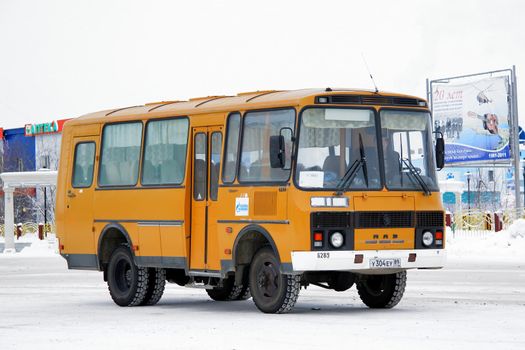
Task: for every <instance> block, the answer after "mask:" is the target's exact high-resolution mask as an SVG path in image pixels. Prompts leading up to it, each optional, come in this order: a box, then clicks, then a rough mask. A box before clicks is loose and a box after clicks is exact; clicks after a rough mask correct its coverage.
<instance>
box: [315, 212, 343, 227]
mask: <svg viewBox="0 0 525 350" xmlns="http://www.w3.org/2000/svg"><path fill="white" fill-rule="evenodd" d="M351 225H352V213H350V212H335V213H326V212H319V213H312V226H313V227H314V228H325V227H326V228H330V227H351Z"/></svg>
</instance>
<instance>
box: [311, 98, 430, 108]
mask: <svg viewBox="0 0 525 350" xmlns="http://www.w3.org/2000/svg"><path fill="white" fill-rule="evenodd" d="M322 97H323V98H328V103H333V104H368V105H390V106H421V105H423V106H426V102H425V101H423V100H418V99H416V98H407V97H391V96H374V95H365V96H359V95H332V96H322ZM318 99H319V97H317V98H316V101H318ZM420 103H421V105H420ZM423 103H424V104H423Z"/></svg>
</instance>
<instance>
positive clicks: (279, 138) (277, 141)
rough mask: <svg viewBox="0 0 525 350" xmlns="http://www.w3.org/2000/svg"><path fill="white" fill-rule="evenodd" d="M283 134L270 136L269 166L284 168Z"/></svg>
mask: <svg viewBox="0 0 525 350" xmlns="http://www.w3.org/2000/svg"><path fill="white" fill-rule="evenodd" d="M284 162H285V159H284V136H283V135H274V136H270V166H271V167H272V168H281V169H282V168H284Z"/></svg>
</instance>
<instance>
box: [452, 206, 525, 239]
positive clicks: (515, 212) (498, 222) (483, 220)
mask: <svg viewBox="0 0 525 350" xmlns="http://www.w3.org/2000/svg"><path fill="white" fill-rule="evenodd" d="M447 216H449V218H447V221H449V220H450V225H449V226H450V227H451V229H452V233H453V234H456V232H461V235H468V236H486V235H487V234H488V233H489V232H498V231H501V230H503V229H506V228H508V227H509V226H510V224H512V223H513V222H514V221H515V220H517V219H520V218H525V210H524V208H517V209H505V210H501V211H497V212H495V213H492V212H486V211H481V210H476V209H472V210H463V211H458V212H455V213H447ZM447 224H448V222H447Z"/></svg>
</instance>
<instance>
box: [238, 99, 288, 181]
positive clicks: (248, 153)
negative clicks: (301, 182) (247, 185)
mask: <svg viewBox="0 0 525 350" xmlns="http://www.w3.org/2000/svg"><path fill="white" fill-rule="evenodd" d="M294 124H295V111H294V110H293V109H282V110H272V111H261V112H249V113H246V116H245V117H244V124H243V136H242V148H241V150H242V151H241V166H240V169H239V181H240V182H282V181H286V180H288V177H289V176H290V163H291V159H292V158H291V153H292V152H291V149H292V147H291V145H292V140H291V135H290V132H289V131H290V130H292V131H293V129H294ZM277 135H283V136H284V142H285V145H284V146H285V155H284V161H285V167H284V168H272V167H270V136H277Z"/></svg>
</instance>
